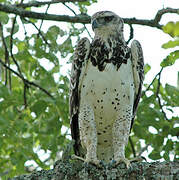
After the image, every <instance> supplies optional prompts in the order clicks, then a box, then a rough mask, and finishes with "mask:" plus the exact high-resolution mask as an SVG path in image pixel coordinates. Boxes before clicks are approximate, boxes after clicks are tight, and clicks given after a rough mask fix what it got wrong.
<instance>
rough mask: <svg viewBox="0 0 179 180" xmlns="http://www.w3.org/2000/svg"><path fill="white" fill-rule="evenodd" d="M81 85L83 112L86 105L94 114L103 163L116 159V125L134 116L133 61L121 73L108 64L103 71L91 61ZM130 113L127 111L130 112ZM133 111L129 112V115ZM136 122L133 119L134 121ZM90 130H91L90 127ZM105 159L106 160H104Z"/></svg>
mask: <svg viewBox="0 0 179 180" xmlns="http://www.w3.org/2000/svg"><path fill="white" fill-rule="evenodd" d="M83 74H84V75H83V79H82V80H81V84H80V94H81V96H80V111H83V110H84V108H83V107H85V106H86V105H87V106H89V107H90V109H91V110H92V111H93V112H92V113H94V122H91V123H95V127H96V136H97V146H98V147H97V152H98V153H97V154H98V158H99V159H106V158H107V161H108V160H110V159H112V153H111V152H112V151H113V148H112V144H111V141H112V134H113V132H112V131H113V124H114V122H115V120H116V119H117V118H118V115H119V114H124V116H125V115H126V113H128V114H129V116H131V110H132V106H133V101H134V81H133V73H132V65H131V61H130V59H129V60H128V61H127V63H126V64H121V67H120V68H119V69H118V68H117V67H116V66H115V65H114V64H113V63H108V64H107V65H106V66H105V69H104V70H103V71H99V69H98V68H97V67H96V66H94V65H93V64H92V63H91V62H90V61H89V62H88V64H87V66H86V70H85V71H84V72H83ZM126 109H127V110H126ZM126 111H129V112H126ZM131 118H132V117H131ZM89 128H90V127H89ZM103 155H104V156H105V157H103Z"/></svg>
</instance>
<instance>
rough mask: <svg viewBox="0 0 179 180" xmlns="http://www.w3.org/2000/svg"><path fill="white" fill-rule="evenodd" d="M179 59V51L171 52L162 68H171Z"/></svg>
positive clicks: (161, 64) (162, 63)
mask: <svg viewBox="0 0 179 180" xmlns="http://www.w3.org/2000/svg"><path fill="white" fill-rule="evenodd" d="M177 59H179V50H176V51H174V52H171V53H170V54H169V55H168V56H167V57H166V58H165V59H164V60H163V61H162V62H161V63H160V66H162V67H166V66H171V65H173V64H174V63H175V61H176V60H177Z"/></svg>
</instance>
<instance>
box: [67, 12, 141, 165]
mask: <svg viewBox="0 0 179 180" xmlns="http://www.w3.org/2000/svg"><path fill="white" fill-rule="evenodd" d="M91 24H92V29H93V31H94V34H95V36H94V39H93V40H92V42H91V43H90V41H89V40H88V38H82V39H81V40H80V41H79V42H78V44H77V47H76V50H75V52H74V59H73V62H72V70H71V86H70V118H71V134H72V138H73V139H74V141H75V144H74V151H75V154H76V157H79V159H83V160H84V161H86V162H91V163H94V164H96V165H98V164H99V163H100V161H104V162H106V163H108V162H110V161H113V162H114V161H115V162H116V163H119V162H124V163H126V165H127V166H128V165H129V164H130V162H129V160H128V159H126V158H125V146H126V145H127V143H128V138H129V134H130V130H131V128H132V125H133V121H134V117H135V114H136V110H137V106H138V103H139V99H140V96H141V89H142V83H143V79H144V71H143V66H144V62H143V53H142V48H141V45H140V43H139V42H138V41H137V40H134V41H133V42H132V43H131V46H130V47H128V46H127V44H126V42H125V40H124V36H123V26H124V23H123V20H122V18H120V17H119V16H118V15H116V14H115V13H113V12H111V11H100V12H97V13H95V14H94V15H93V16H92V18H91Z"/></svg>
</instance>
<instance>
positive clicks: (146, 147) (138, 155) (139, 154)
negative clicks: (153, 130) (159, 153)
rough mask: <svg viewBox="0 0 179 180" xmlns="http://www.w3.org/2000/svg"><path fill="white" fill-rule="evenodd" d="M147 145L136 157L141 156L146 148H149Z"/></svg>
mask: <svg viewBox="0 0 179 180" xmlns="http://www.w3.org/2000/svg"><path fill="white" fill-rule="evenodd" d="M149 145H150V144H147V145H146V146H145V147H143V148H142V149H141V151H140V152H139V154H138V155H137V156H141V155H142V153H143V152H144V151H146V150H147V148H148V147H149Z"/></svg>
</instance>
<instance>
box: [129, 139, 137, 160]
mask: <svg viewBox="0 0 179 180" xmlns="http://www.w3.org/2000/svg"><path fill="white" fill-rule="evenodd" d="M129 143H130V145H131V149H132V153H133V155H134V157H136V151H135V148H134V143H133V141H132V138H131V136H129Z"/></svg>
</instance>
